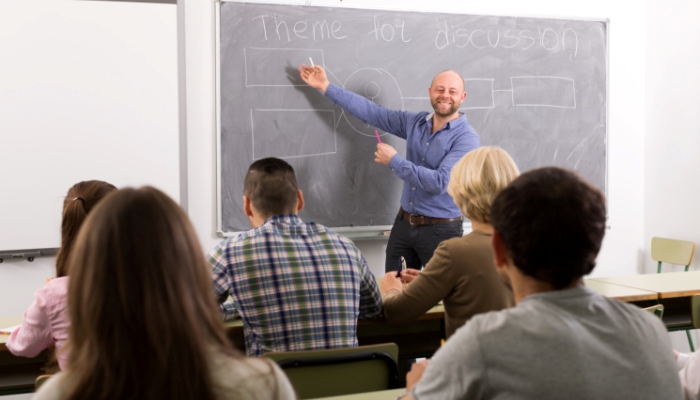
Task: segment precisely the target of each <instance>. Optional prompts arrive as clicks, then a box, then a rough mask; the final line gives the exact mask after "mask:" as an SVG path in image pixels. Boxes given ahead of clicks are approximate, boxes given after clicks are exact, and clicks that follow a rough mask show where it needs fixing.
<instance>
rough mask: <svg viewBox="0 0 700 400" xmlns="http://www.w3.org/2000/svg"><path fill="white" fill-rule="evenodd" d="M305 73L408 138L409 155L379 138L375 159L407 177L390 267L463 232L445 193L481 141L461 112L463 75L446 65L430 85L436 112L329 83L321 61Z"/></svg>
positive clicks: (418, 258) (365, 116)
mask: <svg viewBox="0 0 700 400" xmlns="http://www.w3.org/2000/svg"><path fill="white" fill-rule="evenodd" d="M299 74H300V76H301V79H302V80H303V81H304V82H306V83H307V84H308V85H309V86H311V87H313V88H315V89H318V90H320V91H321V92H323V93H324V94H325V96H326V97H328V98H329V99H331V100H332V101H333V102H334V103H336V104H337V105H339V106H340V107H342V108H344V109H345V110H347V111H348V112H349V113H351V114H352V115H354V116H356V117H357V118H359V119H361V120H362V121H364V122H366V123H368V124H370V125H373V126H376V127H378V128H380V129H382V130H384V131H386V132H389V133H391V134H393V135H396V136H398V137H400V138H402V139H406V158H403V157H401V155H399V154H397V152H396V149H394V147H392V146H390V145H388V144H386V143H378V144H377V151H376V152H375V153H374V155H375V160H374V161H376V162H378V163H380V164H384V165H387V166H388V167H389V168H391V170H392V171H393V172H394V173H395V174H396V176H397V177H399V178H400V179H402V180H403V181H404V185H403V192H402V194H401V207H400V208H399V212H398V214H397V216H396V219H395V220H394V226H393V227H392V229H391V235H390V236H389V242H388V244H387V247H386V264H385V269H386V272H389V271H392V270H396V268H397V265H398V260H399V257H400V256H403V257H404V258H405V259H406V264H407V265H408V267H410V268H415V269H420V267H421V265H426V264H427V263H428V261H429V260H430V258H431V257H432V256H433V252H434V251H435V249H436V248H437V246H438V244H440V242H442V241H443V240H445V239H450V238H453V237H460V236H462V233H463V231H462V218H461V217H462V214H461V212H460V211H459V208H457V206H456V205H455V204H454V202H453V201H452V198H451V197H450V195H449V194H447V190H446V189H447V182H448V181H449V178H450V170H451V169H452V167H453V166H454V165H455V163H457V161H458V160H459V159H460V158H462V156H463V155H465V154H466V153H467V152H469V151H471V150H474V149H475V148H477V147H479V136H478V135H477V134H476V132H475V131H474V129H473V128H472V127H471V125H469V123H467V118H466V117H465V116H464V114H463V113H460V112H459V106H460V105H461V104H462V102H463V101H464V99H465V97H466V96H467V93H466V92H465V90H464V79H462V77H461V76H460V75H459V74H458V73H457V72H455V71H452V70H447V71H443V72H440V73H439V74H437V75H436V76H435V78H434V79H433V82H432V84H431V86H430V88H429V89H428V94H429V96H430V104H431V105H432V106H433V112H432V113H428V112H420V113H413V112H408V111H397V110H388V109H386V108H384V107H382V106H380V105H378V104H376V103H374V102H372V101H370V100H368V99H366V98H364V97H362V96H359V95H357V94H355V93H352V92H350V91H347V90H345V89H342V88H339V87H338V86H335V85H333V84H331V83H330V81H329V80H328V78H327V77H326V72H325V71H324V69H323V68H322V67H320V66H318V65H316V66H312V67H307V66H306V65H303V64H302V66H301V67H300V68H299Z"/></svg>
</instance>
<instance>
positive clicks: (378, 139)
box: [374, 129, 382, 143]
mask: <svg viewBox="0 0 700 400" xmlns="http://www.w3.org/2000/svg"><path fill="white" fill-rule="evenodd" d="M374 136H376V137H377V142H379V143H381V142H382V139H380V138H379V132H377V130H376V129H375V130H374Z"/></svg>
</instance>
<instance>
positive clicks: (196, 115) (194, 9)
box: [0, 0, 697, 316]
mask: <svg viewBox="0 0 700 400" xmlns="http://www.w3.org/2000/svg"><path fill="white" fill-rule="evenodd" d="M280 2H283V1H280ZM289 3H292V2H289ZM293 3H294V4H302V2H300V1H297V2H293ZM652 3H653V2H651V1H650V2H648V3H647V4H652ZM684 3H690V2H688V1H686V2H684ZM313 4H314V5H328V6H353V7H363V8H372V7H374V4H376V3H375V2H373V1H371V0H363V1H351V0H345V1H338V0H336V1H330V0H326V1H320V0H319V1H316V2H314V3H313ZM382 7H384V8H396V9H409V10H428V7H429V9H430V11H436V12H457V13H475V14H487V15H488V14H491V15H517V16H539V17H546V16H551V17H561V18H586V19H591V18H592V19H603V18H608V19H610V21H611V23H610V27H609V40H610V45H609V49H610V60H609V65H610V70H609V82H610V89H609V102H610V112H609V124H608V129H609V132H608V133H609V145H608V148H609V156H608V159H609V163H608V182H609V183H608V187H609V191H608V202H609V203H608V204H609V214H610V220H609V225H610V229H609V230H608V232H607V236H606V239H605V242H604V246H603V249H602V251H601V255H600V258H599V263H598V265H599V266H598V268H597V269H596V271H595V272H594V275H596V276H610V275H627V274H635V273H639V272H642V271H643V269H644V267H645V266H646V265H647V264H648V263H647V262H646V259H647V258H648V257H649V256H648V254H645V246H646V244H647V243H648V240H647V239H648V229H646V227H647V226H649V223H646V224H645V218H649V219H650V220H651V219H652V216H651V214H654V212H653V209H652V210H651V211H650V207H649V205H650V204H656V203H655V202H652V201H648V202H647V207H646V208H645V201H644V195H645V194H646V195H649V193H647V192H645V175H644V173H642V171H645V173H646V174H650V173H649V168H646V170H645V122H646V123H649V124H656V125H661V124H663V127H664V128H666V125H667V124H666V122H664V121H661V120H660V119H659V120H655V121H650V120H649V118H648V117H649V116H647V119H646V120H645V119H644V118H642V117H641V116H642V115H644V114H643V113H644V111H645V107H644V104H645V103H644V101H645V98H653V97H655V96H656V95H657V93H655V92H653V93H650V94H648V95H647V90H646V88H645V83H646V80H649V81H650V82H651V81H653V79H655V78H653V77H650V76H646V79H645V68H644V65H645V61H647V60H648V59H647V58H645V37H648V36H650V35H648V34H647V32H648V31H649V32H651V31H654V32H656V30H660V29H661V27H660V26H657V24H655V23H647V22H646V15H645V7H644V5H643V4H642V5H639V6H637V7H629V5H628V4H618V2H611V1H608V0H591V1H588V2H577V3H575V4H571V3H570V2H559V1H549V0H531V1H527V2H522V1H518V0H493V1H490V2H478V3H477V2H461V3H457V2H453V1H447V0H435V1H432V2H430V3H426V2H422V1H418V0H409V1H405V0H404V1H398V0H385V1H383V2H382ZM653 7H655V8H659V10H658V12H659V13H660V12H661V11H664V12H667V13H672V14H674V15H677V16H678V17H679V18H680V17H681V16H683V15H684V14H686V9H687V8H688V7H674V8H669V10H663V9H661V5H660V4H658V5H656V4H654V5H653ZM185 12H186V45H187V55H186V60H187V62H186V66H185V67H186V76H187V86H186V91H187V94H186V96H187V130H188V132H187V133H188V138H187V141H188V158H187V162H188V175H189V181H188V189H189V196H188V199H187V202H188V205H189V214H190V217H191V219H192V221H193V223H194V225H195V227H196V229H197V232H198V234H199V237H200V239H201V242H202V245H203V247H204V248H205V249H206V250H207V251H208V250H209V249H211V248H213V247H214V246H215V245H216V244H217V243H218V242H219V240H220V239H219V238H218V237H216V235H215V234H214V231H215V226H216V198H215V193H216V187H215V177H216V139H215V98H214V72H215V71H214V2H213V1H211V0H210V1H201V0H185ZM664 26H666V25H664ZM667 26H669V27H670V26H673V24H668V25H667ZM656 34H657V35H659V36H658V37H657V38H655V39H653V40H658V41H659V43H662V42H663V39H662V38H663V37H664V35H672V33H669V32H656ZM680 48H681V47H680V46H679V50H678V52H680ZM668 64H669V65H670V63H668ZM669 65H663V60H660V61H659V62H658V66H657V67H658V68H670V67H669ZM688 65H692V63H688ZM445 67H446V68H449V66H447V65H446V66H445ZM430 78H431V77H425V78H424V79H425V81H426V85H427V84H428V82H429V80H430ZM686 83H687V82H686ZM659 85H661V84H660V83H659ZM685 87H687V85H685ZM661 89H662V88H659V90H661ZM663 90H665V91H667V90H668V88H666V87H663ZM686 97H687V96H683V97H682V98H683V99H684V100H685V98H686ZM688 104H689V103H688ZM693 104H694V103H693ZM428 107H429V105H428V104H426V108H428ZM691 108H692V107H688V108H687V109H688V110H690V109H691ZM667 110H668V111H667V113H668V115H669V116H668V117H666V118H667V119H668V120H670V121H674V118H675V117H673V116H671V115H672V111H673V109H670V108H667ZM648 114H649V113H648ZM655 114H656V115H657V116H658V115H659V114H660V112H659V111H658V110H656V112H655ZM688 114H689V115H692V114H693V113H692V112H689V113H688ZM695 114H697V112H696V113H695ZM688 122H691V121H688ZM656 125H655V126H656ZM679 125H680V124H679ZM690 126H691V124H690V123H689V124H688V126H687V128H686V126H681V127H682V128H685V129H690ZM664 134H666V135H668V133H667V132H665V131H664ZM660 135H661V133H659V134H658V135H654V136H652V140H656V138H657V136H658V137H659V138H660ZM689 140H690V139H689V138H688V139H687V141H689ZM686 144H689V143H686ZM648 147H649V146H648ZM690 147H691V146H687V147H686V148H688V149H689V150H686V151H690ZM654 150H655V151H657V150H659V151H660V150H661V149H654ZM646 151H647V154H648V153H649V152H651V149H649V148H647V149H646ZM672 160H673V159H671V160H669V161H672ZM681 162H683V161H680V160H679V161H677V163H681ZM685 162H688V163H690V166H688V167H687V168H688V169H691V168H694V167H695V164H694V160H693V159H692V158H690V159H688V160H687V161H685ZM657 163H660V162H656V161H655V162H654V165H655V164H657ZM671 165H675V164H668V165H667V166H665V168H666V169H668V170H671V171H673V170H674V169H673V168H672V167H671ZM656 168H657V166H655V167H654V170H656ZM652 175H655V176H656V175H657V174H652ZM656 180H658V181H660V182H662V181H663V182H665V178H662V176H661V175H659V177H658V179H656ZM650 186H651V185H650ZM691 199H692V196H687V200H684V202H683V203H675V204H671V205H669V207H676V206H677V207H678V208H679V210H677V213H679V214H680V213H681V211H680V210H681V209H684V208H685V209H691V208H692V207H691V206H690V204H686V203H688V202H691V201H692V200H691ZM659 201H660V200H659ZM679 216H680V215H679ZM659 218H660V217H659ZM684 220H689V219H687V218H684ZM666 221H670V220H666ZM658 225H659V226H661V225H662V224H658ZM668 226H669V227H670V226H671V222H669V223H668ZM669 229H670V228H669ZM675 233H676V232H670V233H669V235H670V234H675ZM680 233H682V232H679V234H680ZM358 245H359V247H360V248H361V250H362V251H363V253H364V254H365V256H366V258H367V259H368V261H369V263H370V266H371V268H372V269H373V271H374V272H375V273H376V274H380V273H381V272H382V270H383V260H384V249H385V242H384V241H379V240H378V241H361V242H358ZM53 263H54V259H53V258H40V259H37V260H36V261H34V262H33V263H29V262H27V261H5V263H3V264H0V299H1V300H0V316H6V315H19V314H21V313H22V312H23V310H24V309H25V308H26V306H27V305H28V304H29V303H30V302H31V300H32V294H31V293H32V292H33V290H34V289H35V288H37V287H39V286H41V285H42V284H43V282H44V278H45V277H48V276H51V275H52V274H53Z"/></svg>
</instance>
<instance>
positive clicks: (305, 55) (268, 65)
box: [243, 47, 325, 87]
mask: <svg viewBox="0 0 700 400" xmlns="http://www.w3.org/2000/svg"><path fill="white" fill-rule="evenodd" d="M243 56H244V58H245V85H246V87H251V86H278V87H279V86H290V87H291V86H306V84H305V83H304V82H302V81H301V79H299V77H298V76H299V73H298V72H297V68H299V66H300V65H301V64H306V65H311V62H310V60H309V58H311V59H313V61H314V65H321V66H323V65H325V64H324V61H323V50H321V49H263V48H259V47H248V48H244V49H243ZM290 75H291V76H292V77H293V80H291V81H290V78H289V76H290Z"/></svg>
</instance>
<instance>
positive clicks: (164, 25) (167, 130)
mask: <svg viewBox="0 0 700 400" xmlns="http://www.w3.org/2000/svg"><path fill="white" fill-rule="evenodd" d="M0 51H1V52H2V62H1V63H0V138H1V139H0V148H1V149H2V153H1V155H0V171H2V173H1V174H0V187H1V188H2V194H1V195H0V210H1V211H0V212H1V213H2V214H1V215H2V218H0V220H1V222H0V251H3V250H18V249H43V248H56V247H59V245H60V219H61V211H62V202H63V197H64V196H65V194H66V192H67V190H68V188H69V187H70V186H72V185H73V184H75V183H76V182H79V181H82V180H89V179H99V180H104V181H107V182H110V183H112V184H114V185H116V186H117V187H123V186H141V185H153V186H155V187H157V188H159V189H161V190H163V191H164V192H166V193H167V194H168V195H170V196H171V197H173V198H174V199H176V200H177V199H178V198H179V193H180V177H179V165H180V164H179V158H180V155H179V132H178V58H177V7H176V5H174V4H148V3H127V2H99V1H95V2H92V1H65V0H63V1H59V0H51V1H31V2H30V1H15V0H13V1H9V2H8V1H3V3H2V5H0Z"/></svg>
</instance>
